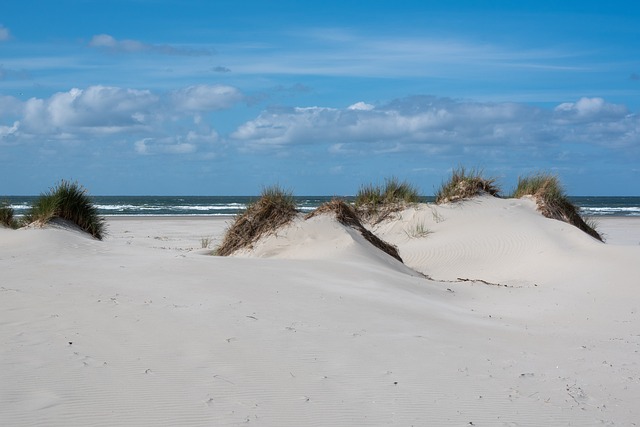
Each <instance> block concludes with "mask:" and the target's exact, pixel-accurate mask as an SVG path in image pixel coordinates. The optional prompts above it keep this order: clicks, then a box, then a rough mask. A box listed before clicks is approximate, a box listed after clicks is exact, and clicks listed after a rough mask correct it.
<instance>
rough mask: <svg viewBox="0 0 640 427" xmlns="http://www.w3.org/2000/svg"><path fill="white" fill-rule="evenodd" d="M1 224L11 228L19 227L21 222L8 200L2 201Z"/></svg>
mask: <svg viewBox="0 0 640 427" xmlns="http://www.w3.org/2000/svg"><path fill="white" fill-rule="evenodd" d="M0 225H2V226H4V227H9V228H18V227H19V226H20V223H19V222H18V221H17V220H16V218H15V216H14V211H13V208H12V207H11V206H9V205H8V203H6V202H0Z"/></svg>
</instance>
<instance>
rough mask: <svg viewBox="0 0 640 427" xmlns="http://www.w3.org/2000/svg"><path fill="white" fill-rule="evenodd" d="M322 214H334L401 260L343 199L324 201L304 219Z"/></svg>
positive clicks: (391, 247) (338, 219)
mask: <svg viewBox="0 0 640 427" xmlns="http://www.w3.org/2000/svg"><path fill="white" fill-rule="evenodd" d="M323 214H328V215H334V216H335V218H336V220H337V221H338V222H339V223H340V224H342V225H345V226H347V227H350V228H353V229H354V230H356V231H358V232H359V233H360V234H361V235H362V237H364V238H365V239H366V240H367V241H368V242H369V243H371V244H372V245H373V246H375V247H376V248H378V249H380V250H381V251H383V252H385V253H386V254H388V255H391V256H392V257H394V258H395V259H397V260H398V261H400V262H403V261H402V258H401V257H400V253H398V249H397V248H396V247H395V246H393V245H391V244H389V243H387V242H385V241H384V240H382V239H380V238H379V237H378V236H376V235H375V234H373V233H372V232H370V231H369V230H367V229H366V228H365V227H364V226H363V225H362V223H361V222H360V219H359V217H358V213H357V212H356V210H355V209H354V208H353V207H351V205H349V204H347V203H345V202H344V201H343V200H339V199H336V200H332V201H330V202H327V203H324V204H322V205H321V206H319V207H318V208H317V209H316V210H314V211H313V212H311V213H310V214H308V215H307V216H305V219H309V218H312V217H314V216H317V215H323Z"/></svg>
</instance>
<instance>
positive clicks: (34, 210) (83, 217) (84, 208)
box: [23, 180, 106, 240]
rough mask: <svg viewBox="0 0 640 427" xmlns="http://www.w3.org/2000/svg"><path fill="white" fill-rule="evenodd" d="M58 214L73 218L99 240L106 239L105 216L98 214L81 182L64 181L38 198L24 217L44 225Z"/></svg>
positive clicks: (73, 221)
mask: <svg viewBox="0 0 640 427" xmlns="http://www.w3.org/2000/svg"><path fill="white" fill-rule="evenodd" d="M54 218H61V219H64V220H67V221H70V222H72V223H74V224H76V225H77V226H78V227H80V228H81V229H82V230H83V231H85V232H87V233H89V234H91V235H92V236H93V237H95V238H96V239H98V240H102V238H103V237H104V235H105V232H106V225H105V220H104V218H102V217H100V216H99V215H98V209H97V208H96V207H95V206H94V205H93V202H92V200H91V198H90V197H89V196H88V194H87V190H86V189H85V188H83V187H82V186H80V185H79V184H78V183H74V182H69V181H65V180H62V181H60V183H59V184H58V185H57V186H55V187H54V188H52V189H50V190H49V192H48V193H45V194H42V195H40V197H39V198H38V199H36V201H35V203H34V204H33V206H32V207H31V209H30V210H29V212H27V214H26V215H25V217H24V220H23V221H24V223H25V224H31V223H38V224H41V225H44V224H46V223H48V222H50V221H51V220H53V219H54Z"/></svg>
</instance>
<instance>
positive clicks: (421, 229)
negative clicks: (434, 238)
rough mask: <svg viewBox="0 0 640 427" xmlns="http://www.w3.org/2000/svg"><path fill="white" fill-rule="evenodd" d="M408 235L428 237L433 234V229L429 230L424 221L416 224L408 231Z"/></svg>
mask: <svg viewBox="0 0 640 427" xmlns="http://www.w3.org/2000/svg"><path fill="white" fill-rule="evenodd" d="M406 234H407V236H408V237H413V238H418V237H426V236H428V235H429V234H431V230H429V229H428V228H427V227H426V226H425V225H424V222H420V223H418V224H415V225H414V226H413V228H412V229H411V230H409V231H406Z"/></svg>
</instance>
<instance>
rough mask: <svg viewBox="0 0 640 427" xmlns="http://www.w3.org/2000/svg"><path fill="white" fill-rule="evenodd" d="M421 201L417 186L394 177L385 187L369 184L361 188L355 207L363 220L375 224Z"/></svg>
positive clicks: (389, 179)
mask: <svg viewBox="0 0 640 427" xmlns="http://www.w3.org/2000/svg"><path fill="white" fill-rule="evenodd" d="M419 201H420V194H419V192H418V189H417V188H416V187H415V186H413V185H411V184H409V183H408V182H406V181H402V182H400V181H398V179H397V178H395V177H392V178H387V179H386V180H385V184H384V186H379V185H373V184H369V185H364V186H362V187H360V190H359V191H358V194H357V195H356V200H355V207H356V211H357V213H358V214H359V215H360V216H361V217H362V219H363V220H365V221H368V222H374V223H375V222H380V221H382V220H384V219H385V218H387V217H388V216H389V215H390V214H392V213H393V212H397V211H399V210H402V209H403V208H404V207H406V206H407V205H409V204H412V203H418V202H419Z"/></svg>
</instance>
